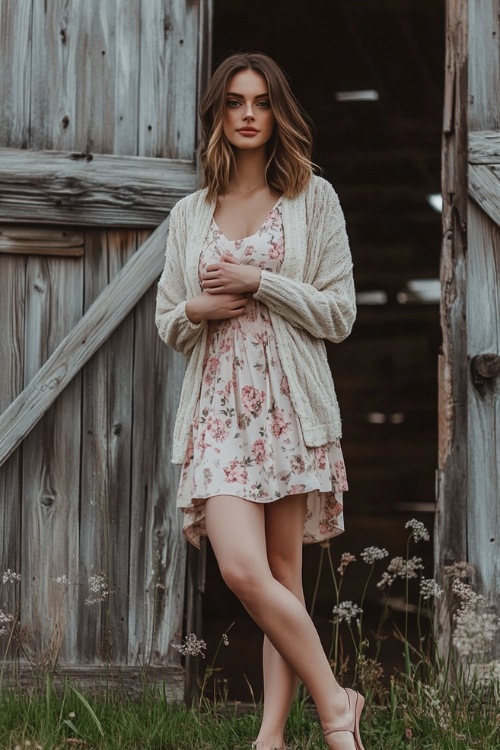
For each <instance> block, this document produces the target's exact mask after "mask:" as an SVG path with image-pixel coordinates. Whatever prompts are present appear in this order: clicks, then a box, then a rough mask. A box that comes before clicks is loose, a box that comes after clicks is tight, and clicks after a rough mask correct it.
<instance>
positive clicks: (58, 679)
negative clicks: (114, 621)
mask: <svg viewBox="0 0 500 750" xmlns="http://www.w3.org/2000/svg"><path fill="white" fill-rule="evenodd" d="M2 677H3V685H4V686H5V688H16V689H18V688H21V690H29V691H32V690H33V689H35V690H36V689H37V688H38V689H40V690H44V689H45V687H44V686H45V683H44V681H41V682H38V681H37V675H36V674H34V672H33V667H32V666H31V665H28V666H25V665H21V664H19V663H18V662H17V661H5V662H3V669H2ZM53 680H54V685H57V686H58V687H61V688H62V687H64V684H65V683H67V682H69V683H70V684H71V685H75V686H77V687H78V688H80V689H81V690H87V691H88V690H96V689H97V690H100V689H102V687H103V685H106V690H109V691H110V692H111V693H116V694H120V695H123V692H124V691H125V692H126V694H127V696H130V698H132V699H140V698H141V697H142V696H143V695H144V688H145V686H146V685H148V686H151V685H161V686H162V690H165V697H166V700H167V703H181V702H182V701H183V700H184V681H185V671H184V668H183V667H180V666H176V665H168V666H161V667H151V666H148V665H147V664H141V666H140V667H133V666H128V665H127V666H117V665H115V664H106V666H101V665H99V664H91V665H90V666H87V665H86V666H75V665H67V664H58V665H57V671H56V673H55V674H54V675H53Z"/></svg>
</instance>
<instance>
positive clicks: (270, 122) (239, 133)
mask: <svg viewBox="0 0 500 750" xmlns="http://www.w3.org/2000/svg"><path fill="white" fill-rule="evenodd" d="M273 127H274V115H273V112H272V109H271V103H270V101H269V91H268V88H267V83H266V79H265V78H264V77H263V76H261V75H260V74H259V73H256V72H255V71H254V70H240V71H239V73H235V74H234V76H233V77H232V78H231V79H230V80H229V85H228V89H227V94H226V105H225V110H224V123H223V130H224V135H225V136H226V138H227V140H228V141H229V143H230V144H231V146H233V147H234V148H239V149H256V148H262V147H263V146H264V145H265V144H266V143H267V141H268V140H269V138H270V137H271V134H272V132H273Z"/></svg>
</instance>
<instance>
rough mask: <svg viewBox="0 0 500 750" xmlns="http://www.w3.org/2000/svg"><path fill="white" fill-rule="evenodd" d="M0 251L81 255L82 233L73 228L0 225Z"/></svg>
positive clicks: (20, 253)
mask: <svg viewBox="0 0 500 750" xmlns="http://www.w3.org/2000/svg"><path fill="white" fill-rule="evenodd" d="M0 253H14V254H16V255H59V256H68V257H71V258H78V257H80V256H81V255H83V234H81V233H80V232H76V231H74V230H73V229H67V228H66V229H63V228H59V227H45V226H40V225H31V226H29V225H27V224H3V225H0Z"/></svg>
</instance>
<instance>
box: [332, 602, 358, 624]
mask: <svg viewBox="0 0 500 750" xmlns="http://www.w3.org/2000/svg"><path fill="white" fill-rule="evenodd" d="M332 612H333V617H334V620H333V621H334V622H346V623H347V624H348V625H349V624H350V622H351V620H356V622H359V617H360V615H362V614H363V610H362V609H361V607H358V605H357V604H353V603H352V602H350V601H348V602H341V603H340V604H339V605H337V606H335V607H334V608H333V610H332Z"/></svg>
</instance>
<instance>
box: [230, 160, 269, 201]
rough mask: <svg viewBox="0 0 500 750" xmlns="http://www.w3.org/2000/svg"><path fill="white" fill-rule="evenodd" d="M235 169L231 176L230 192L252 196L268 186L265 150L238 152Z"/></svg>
mask: <svg viewBox="0 0 500 750" xmlns="http://www.w3.org/2000/svg"><path fill="white" fill-rule="evenodd" d="M234 158H235V167H234V170H233V173H232V175H231V180H230V185H229V192H230V193H237V194H239V195H241V196H243V195H251V194H252V193H254V192H257V191H258V190H259V189H262V188H263V187H265V185H266V179H265V177H266V153H265V149H259V150H255V151H253V150H252V151H242V150H237V151H235V154H234Z"/></svg>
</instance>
